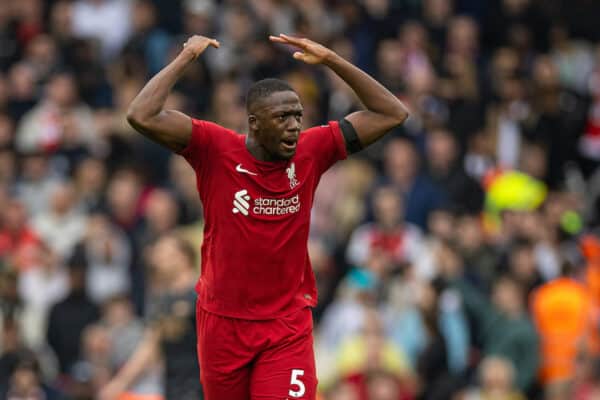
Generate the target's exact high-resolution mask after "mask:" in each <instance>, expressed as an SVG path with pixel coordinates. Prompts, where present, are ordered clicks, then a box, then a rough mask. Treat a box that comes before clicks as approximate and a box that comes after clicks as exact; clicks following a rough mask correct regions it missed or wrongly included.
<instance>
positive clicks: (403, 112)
mask: <svg viewBox="0 0 600 400" xmlns="http://www.w3.org/2000/svg"><path fill="white" fill-rule="evenodd" d="M408 117H409V113H408V110H407V109H406V107H405V106H404V104H402V103H400V104H399V107H398V109H397V110H396V112H395V113H394V122H395V126H400V125H402V124H403V123H404V121H406V119H407V118H408Z"/></svg>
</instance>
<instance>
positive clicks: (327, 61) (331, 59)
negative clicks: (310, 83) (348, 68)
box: [322, 50, 343, 67]
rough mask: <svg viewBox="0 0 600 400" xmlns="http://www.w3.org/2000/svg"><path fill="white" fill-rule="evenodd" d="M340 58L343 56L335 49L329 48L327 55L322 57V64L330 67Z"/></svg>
mask: <svg viewBox="0 0 600 400" xmlns="http://www.w3.org/2000/svg"><path fill="white" fill-rule="evenodd" d="M340 60H343V58H342V57H340V56H339V55H338V54H337V53H336V52H335V51H333V50H329V52H328V53H327V55H326V56H325V57H324V58H323V61H322V64H323V65H325V66H327V67H331V66H333V65H335V64H337V63H339V62H340Z"/></svg>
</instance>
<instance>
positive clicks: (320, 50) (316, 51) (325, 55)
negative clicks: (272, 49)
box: [269, 33, 335, 64]
mask: <svg viewBox="0 0 600 400" xmlns="http://www.w3.org/2000/svg"><path fill="white" fill-rule="evenodd" d="M269 39H270V40H271V41H272V42H276V43H282V44H289V45H292V46H295V47H297V48H299V49H300V50H301V51H296V52H295V53H294V58H295V59H296V60H300V61H304V62H305V63H307V64H323V63H324V62H326V61H327V60H328V59H330V58H331V57H332V56H333V55H335V53H334V52H333V51H331V50H330V49H328V48H327V47H325V46H322V45H320V44H319V43H316V42H313V41H312V40H309V39H306V38H296V37H292V36H288V35H284V34H283V33H281V34H279V36H269Z"/></svg>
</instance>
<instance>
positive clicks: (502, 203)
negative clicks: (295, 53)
mask: <svg viewBox="0 0 600 400" xmlns="http://www.w3.org/2000/svg"><path fill="white" fill-rule="evenodd" d="M598 16H600V2H598V1H596V0H288V1H285V0H250V1H242V0H220V1H218V0H152V1H151V0H46V1H43V0H2V1H1V5H0V398H7V399H77V400H79V399H81V400H83V399H94V398H97V394H98V393H100V391H101V390H102V388H106V385H107V384H109V382H112V381H111V380H112V379H113V377H114V376H115V374H116V373H117V371H119V370H121V369H122V368H123V366H124V365H126V364H127V360H128V359H129V358H130V357H131V355H132V354H133V352H134V351H135V349H136V346H137V344H138V343H140V342H141V341H142V338H143V337H144V335H145V334H146V333H147V332H149V331H153V332H160V335H158V339H157V340H156V341H155V345H156V348H157V349H158V350H160V351H159V352H157V353H158V355H157V357H156V362H153V363H149V364H147V368H143V370H140V371H139V373H137V375H136V378H137V379H136V380H135V381H134V382H132V383H131V384H130V385H129V388H128V389H127V390H126V393H124V394H122V395H120V397H119V398H120V399H146V400H148V399H153V400H156V399H159V400H160V399H187V398H196V399H197V398H198V396H197V395H196V396H195V397H192V396H188V395H187V394H186V392H185V391H186V384H182V383H181V382H180V381H181V379H180V378H181V377H182V376H183V375H185V374H186V373H188V374H189V372H190V371H193V368H192V369H190V368H189V364H186V362H188V361H189V359H190V357H191V359H192V362H193V360H195V347H194V346H195V341H194V335H193V333H194V332H193V319H194V317H193V315H194V314H193V307H189V304H190V303H189V302H188V303H186V302H185V301H184V300H181V298H180V297H178V295H179V294H181V292H182V290H183V291H185V290H188V291H189V290H190V289H191V287H192V285H193V283H194V281H195V279H196V277H197V276H198V273H199V271H197V265H198V257H199V256H200V255H198V254H196V255H195V254H193V252H190V248H193V249H196V250H197V249H199V245H200V243H201V241H202V223H203V221H202V206H201V204H200V203H199V200H198V196H197V194H196V185H195V177H194V173H193V171H192V169H191V167H189V166H188V165H187V164H186V163H185V161H184V160H183V159H182V158H181V157H178V156H175V155H172V154H170V153H169V152H168V151H166V150H164V149H162V148H160V147H159V146H158V145H155V144H153V143H151V142H150V141H148V140H146V139H145V138H143V137H142V136H141V135H139V134H137V133H135V132H134V131H133V130H132V129H131V128H130V127H129V126H128V125H127V123H126V121H125V118H124V115H125V111H126V108H127V106H128V104H129V102H130V101H131V100H132V99H133V97H134V96H135V95H136V94H137V93H138V91H139V90H140V89H141V87H142V86H143V84H144V83H145V82H146V81H147V80H148V79H149V78H150V77H151V76H152V75H153V74H155V73H156V72H157V71H159V70H160V69H161V68H162V67H163V66H164V65H165V64H166V63H168V62H169V60H171V59H172V58H173V57H174V56H175V55H176V54H177V53H178V52H179V50H180V49H181V45H182V43H183V42H184V41H185V40H186V38H187V37H189V36H190V35H192V34H200V35H207V36H213V37H216V38H217V39H218V40H219V41H220V42H221V48H220V49H219V50H214V49H209V50H207V52H206V53H205V54H203V55H202V56H201V57H200V59H199V60H198V61H197V62H195V63H194V64H193V65H191V66H190V68H189V69H188V70H187V72H186V73H185V75H184V76H183V78H182V79H181V80H180V81H179V82H178V83H177V84H176V86H175V88H174V90H173V92H172V94H171V96H170V97H169V99H168V102H167V107H170V108H175V109H178V110H181V111H184V112H186V113H188V114H189V115H192V116H194V117H196V118H204V119H208V120H211V121H215V122H217V123H219V124H221V125H223V126H225V127H228V128H231V129H235V130H237V131H239V132H245V130H246V113H245V109H244V95H245V92H246V89H247V87H248V86H249V85H250V84H251V83H252V82H253V81H255V80H257V79H261V78H265V77H280V78H282V79H285V80H287V81H288V82H289V83H290V84H291V85H292V86H293V87H294V88H295V90H297V91H298V93H299V94H300V97H301V99H302V102H303V105H304V109H305V113H304V115H305V117H304V119H305V122H304V124H305V126H306V127H309V126H312V125H316V124H322V123H324V122H326V121H328V120H338V119H340V118H342V117H343V116H345V115H346V114H348V113H349V112H352V111H354V110H356V109H358V108H360V104H359V102H358V101H357V99H356V97H355V96H354V95H353V93H352V92H351V90H349V88H348V87H346V86H345V85H344V84H343V83H342V82H341V81H340V80H339V79H338V78H337V77H336V76H334V74H332V73H331V72H330V71H328V70H327V69H326V68H323V67H314V66H306V65H302V64H301V63H298V62H296V61H295V60H293V59H292V58H291V52H292V49H289V48H284V47H280V46H276V45H273V44H272V43H269V42H268V40H267V36H268V35H269V34H278V33H280V32H284V33H291V34H296V35H299V36H306V37H309V38H311V39H313V40H315V41H318V42H320V43H322V44H324V45H326V46H329V47H330V48H332V49H333V50H334V51H336V52H337V53H338V54H340V55H342V56H343V57H345V58H347V59H348V60H350V61H352V62H353V63H355V64H356V65H358V66H359V67H361V68H363V69H364V70H365V71H367V72H369V73H370V74H372V75H373V76H375V77H376V78H377V79H378V80H379V81H380V82H382V83H383V84H384V85H385V86H386V87H387V88H389V89H390V90H391V91H392V92H393V93H394V94H396V95H397V96H398V97H399V98H400V99H401V100H402V101H403V102H404V103H405V104H406V106H407V107H408V108H409V110H410V111H411V115H410V118H409V119H408V120H407V121H406V123H405V124H404V125H403V126H402V127H401V128H399V129H397V130H395V131H393V132H391V133H389V134H388V135H387V136H386V137H385V139H383V140H382V141H380V142H379V143H377V144H375V145H373V146H372V147H370V148H368V149H366V150H364V151H362V152H361V153H359V154H357V155H354V156H352V157H350V159H349V160H347V161H344V162H341V163H338V164H337V165H336V166H334V167H333V168H332V169H331V170H330V171H329V172H328V173H327V174H326V175H325V176H324V177H323V179H322V182H321V185H320V187H319V189H318V192H317V195H316V197H315V202H314V208H313V219H312V226H311V235H310V240H309V251H310V255H311V258H312V263H313V267H314V270H315V274H316V276H317V281H318V287H319V294H320V302H319V306H318V307H317V308H316V309H315V310H314V317H315V346H316V355H317V366H318V375H319V381H320V382H319V392H320V393H319V396H320V399H321V400H401V399H402V400H404V399H464V400H472V399H481V400H484V399H502V400H504V399H507V400H517V399H553V400H554V399H556V400H559V399H578V400H586V399H600V236H599V235H600V230H599V228H600V201H599V198H600V197H599V196H600V169H599V168H598V165H599V164H598V161H599V160H600V45H599V39H600V28H599V27H598ZM165 235H167V236H165ZM190 265H191V266H192V267H191V270H189V266H190ZM186 268H187V269H186ZM188 270H189V271H188ZM182 271H183V272H182ZM186 271H188V272H186ZM190 271H191V272H190ZM186 274H187V275H186ZM182 276H184V277H186V279H185V282H184V283H183V284H182V283H181V279H179V281H178V278H181V277H182ZM191 304H192V305H193V300H192V303H191ZM186 305H187V306H186ZM190 338H191V339H190ZM186 360H187V361H186ZM196 377H197V374H196V373H195V372H194V373H193V374H192V378H191V379H192V381H194V380H195V379H196ZM178 379H179V380H178ZM104 396H105V397H104V398H103V399H109V398H110V397H109V396H108V395H106V394H105V395H104ZM186 396H187V397H186ZM115 398H116V397H115Z"/></svg>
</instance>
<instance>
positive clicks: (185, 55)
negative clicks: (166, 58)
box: [179, 47, 200, 62]
mask: <svg viewBox="0 0 600 400" xmlns="http://www.w3.org/2000/svg"><path fill="white" fill-rule="evenodd" d="M199 55H200V54H196V53H194V51H193V50H192V49H190V48H187V49H186V48H185V47H184V48H183V50H181V52H180V53H179V57H180V58H182V59H184V60H185V61H187V62H192V61H194V60H195V59H196V58H198V56H199Z"/></svg>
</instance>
